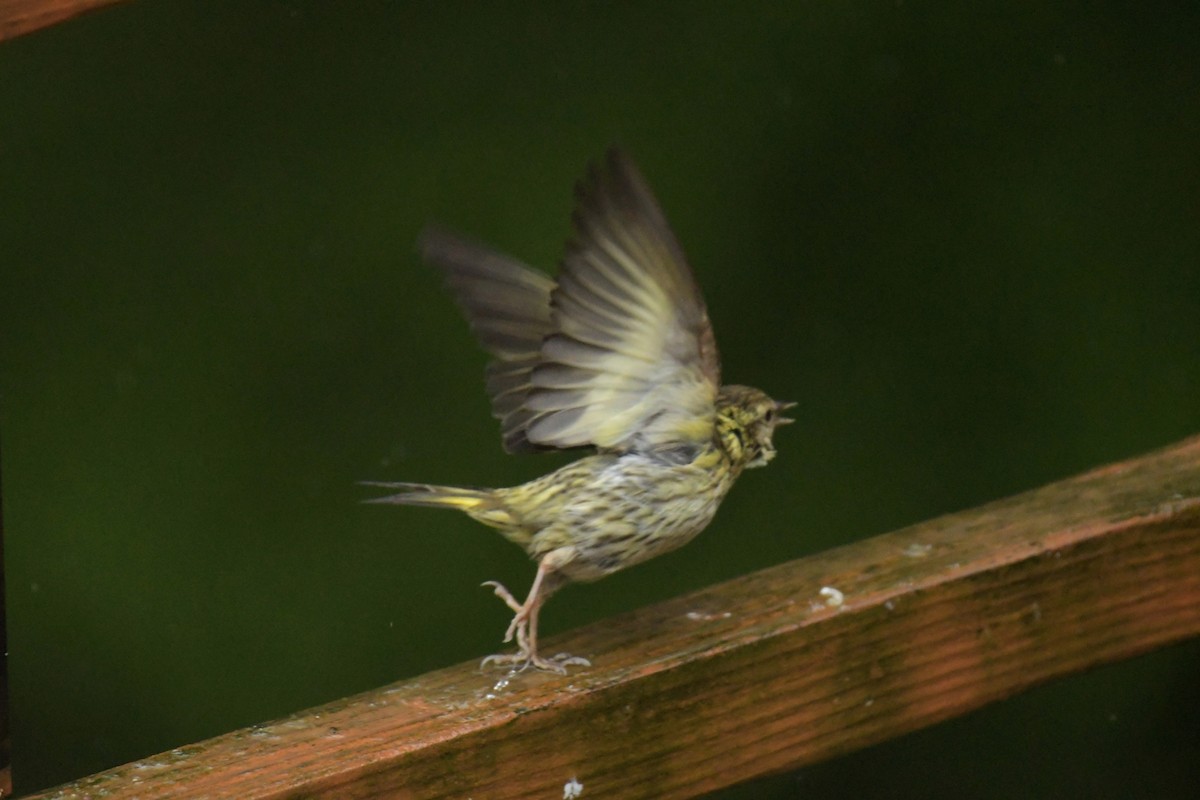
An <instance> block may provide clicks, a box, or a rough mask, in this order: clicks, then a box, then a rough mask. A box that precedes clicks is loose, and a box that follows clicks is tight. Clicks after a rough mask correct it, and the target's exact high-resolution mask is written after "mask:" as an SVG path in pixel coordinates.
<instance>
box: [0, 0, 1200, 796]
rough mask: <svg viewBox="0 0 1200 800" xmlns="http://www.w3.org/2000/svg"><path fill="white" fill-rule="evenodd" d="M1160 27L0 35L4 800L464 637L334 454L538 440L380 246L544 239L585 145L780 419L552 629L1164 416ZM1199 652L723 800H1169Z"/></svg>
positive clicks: (553, 614)
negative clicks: (651, 218) (644, 553)
mask: <svg viewBox="0 0 1200 800" xmlns="http://www.w3.org/2000/svg"><path fill="white" fill-rule="evenodd" d="M1198 41H1200V7H1197V6H1196V5H1195V4H1192V3H1175V4H1171V3H1165V4H1156V5H1155V6H1154V9H1153V11H1152V12H1150V11H1147V10H1146V9H1144V8H1142V7H1138V6H1134V5H1130V4H1122V3H1113V2H1102V3H1098V4H1087V5H1086V6H1083V5H1081V4H1076V3H1065V2H1052V3H1045V4H1035V5H1022V6H1013V5H1012V4H1002V3H983V4H972V5H971V6H970V9H969V10H968V8H967V7H966V6H960V5H958V4H948V3H942V4H930V3H912V2H889V3H852V4H838V3H834V4H816V5H814V4H797V3H792V2H775V3H758V4H751V5H735V4H703V5H697V4H683V3H654V4H651V3H641V4H637V3H635V4H630V3H622V4H608V3H592V2H571V3H533V4H515V3H497V4H490V5H486V6H485V5H484V4H478V3H463V2H447V3H442V4H436V5H435V4H413V3H385V2H369V3H341V4H333V3H314V2H300V1H299V0H297V1H296V2H282V1H279V2H258V3H242V2H230V1H229V0H223V1H222V2H197V1H196V0H188V1H186V2H185V1H182V0H176V1H175V2H154V1H153V0H143V2H139V3H132V4H128V5H121V6H117V7H114V8H112V9H110V10H107V11H104V12H102V13H97V14H93V15H90V16H87V17H84V18H81V19H79V20H76V21H73V22H71V23H69V24H65V25H62V26H58V27H55V28H52V29H49V30H46V31H43V32H40V33H38V34H35V35H31V36H28V37H24V38H21V39H18V40H15V41H11V42H7V43H4V44H3V45H2V46H0V176H2V177H0V243H2V244H0V260H2V263H3V273H2V277H0V392H2V394H0V426H2V428H0V435H2V436H3V445H4V447H3V458H4V464H3V473H4V481H5V483H4V487H3V488H4V510H5V514H6V518H5V532H6V538H7V546H8V552H7V554H6V556H7V566H8V570H9V574H8V593H9V596H8V612H9V633H10V642H9V643H10V648H11V662H10V670H11V683H12V720H11V722H12V729H13V754H14V766H15V776H16V780H17V784H18V789H19V790H21V791H28V790H32V789H35V788H39V787H43V786H46V785H48V784H51V783H56V782H60V781H64V780H67V779H70V778H72V777H76V776H79V775H82V774H85V773H88V772H91V771H95V770H98V769H101V768H104V767H108V766H112V765H115V764H117V763H121V762H124V761H127V760H130V759H133V758H136V757H139V756H144V755H147V754H150V753H153V752H157V751H161V750H164V749H167V748H170V747H173V746H176V745H179V744H182V743H185V742H190V741H194V740H197V739H200V738H203V737H207V736H211V735H215V734H218V733H222V732H225V731H228V730H231V729H233V728H235V727H238V726H243V725H248V724H251V723H254V722H259V721H263V720H266V719H270V718H272V717H277V716H280V715H284V714H287V713H290V712H292V711H295V710H298V709H301V708H304V707H306V706H310V705H314V704H317V703H320V702H323V701H327V700H330V699H333V698H336V697H339V696H342V695H346V694H349V693H352V692H356V691H360V690H364V689H367V688H370V687H374V686H379V685H382V684H384V683H387V682H389V681H392V680H396V679H399V678H403V677H406V676H410V675H415V674H419V673H421V672H424V671H427V670H430V669H433V668H436V667H439V666H443V665H446V664H449V663H454V662H458V661H461V660H466V659H474V658H478V657H480V656H482V655H484V654H487V653H490V652H493V651H494V650H495V648H496V645H497V642H498V640H499V637H500V635H501V633H502V632H503V630H504V626H505V625H506V623H507V618H508V612H507V610H506V609H505V608H504V607H503V606H502V605H501V604H500V603H499V602H497V601H496V600H495V599H494V598H492V597H491V596H490V595H489V594H488V593H487V592H486V591H484V590H482V589H479V588H478V584H479V583H480V582H481V581H483V580H487V579H498V580H501V581H504V582H506V583H507V584H508V585H510V586H523V585H526V583H527V582H528V580H529V579H530V578H531V577H532V573H533V570H532V567H531V565H529V564H528V563H527V562H526V561H525V559H524V556H523V555H522V554H521V553H520V552H519V551H517V550H516V549H515V548H513V547H512V546H511V545H508V544H507V543H505V542H504V541H502V540H501V539H500V538H499V537H497V536H495V535H494V534H493V533H491V532H489V531H487V530H486V529H483V528H481V527H479V526H477V525H475V524H473V523H471V522H470V521H469V520H467V519H465V518H460V517H459V516H457V515H451V514H443V513H438V512H433V511H425V510H422V509H398V508H378V507H362V506H359V505H357V504H356V501H357V500H359V499H361V498H362V497H364V496H366V494H367V493H365V492H363V491H361V490H360V488H359V487H356V486H355V481H356V480H360V479H380V480H387V479H394V480H401V479H409V480H428V481H440V482H459V483H465V484H477V485H487V484H493V485H499V484H507V483H513V482H517V481H520V480H523V479H526V478H528V477H531V476H533V475H535V474H537V473H540V472H542V471H544V470H546V469H547V468H548V466H549V465H551V464H552V463H556V462H555V461H554V459H553V458H551V459H549V460H547V459H537V458H526V459H516V458H510V457H506V456H505V455H504V454H503V453H502V452H501V451H500V448H499V446H498V437H497V428H496V425H495V423H494V422H493V421H492V420H491V419H490V417H489V414H488V406H487V401H486V398H485V397H484V394H483V391H482V383H481V368H482V364H483V357H482V355H481V354H480V353H479V352H478V351H477V350H476V348H475V346H474V344H473V342H472V341H471V337H470V335H469V333H468V332H467V330H466V327H465V325H464V324H463V323H462V321H461V320H460V319H459V317H458V314H457V310H456V309H455V308H454V307H453V305H452V304H451V302H450V301H449V299H448V298H447V297H445V295H444V294H443V293H442V291H441V289H440V287H439V286H438V281H437V279H436V276H435V275H434V274H433V273H432V272H431V271H430V270H428V269H427V268H425V267H423V266H422V265H420V264H419V263H418V262H417V260H416V258H415V254H414V249H413V242H414V239H415V236H416V233H417V231H418V230H419V229H420V227H421V226H422V225H423V224H424V223H425V222H427V221H428V220H430V219H437V220H439V221H442V222H444V223H446V224H448V225H452V226H454V227H457V228H460V229H462V230H464V231H466V232H468V233H470V234H471V235H473V236H475V237H477V238H480V239H483V240H485V241H489V242H492V243H494V244H495V245H496V246H498V247H500V248H502V249H504V250H506V251H508V252H511V253H513V254H515V255H518V256H519V257H521V258H524V259H526V260H528V261H530V263H533V264H536V265H539V266H542V267H546V268H552V267H553V265H554V263H555V260H556V258H557V256H558V253H559V252H560V249H561V246H562V242H563V240H564V238H565V236H566V235H567V232H568V219H569V212H570V207H571V193H570V190H571V185H572V182H573V181H574V180H575V178H576V177H578V176H579V175H580V174H581V173H582V171H583V168H584V165H585V164H586V163H587V161H588V160H589V159H590V158H593V157H596V156H598V155H599V154H600V153H601V152H602V151H603V149H604V148H605V147H606V146H607V145H608V144H610V143H613V142H617V143H620V144H622V145H623V146H625V147H626V148H627V149H629V150H630V151H631V152H632V153H633V155H634V156H635V158H636V159H637V160H638V161H639V163H640V164H641V167H642V169H643V171H644V172H645V173H646V175H647V176H648V178H649V180H650V182H651V183H652V184H653V185H654V186H655V188H656V190H657V192H658V194H659V196H660V199H661V201H662V203H663V205H664V207H665V208H666V210H667V213H668V216H669V217H670V219H671V220H672V222H673V224H674V226H675V229H676V231H677V233H678V235H679V237H680V239H681V241H682V242H683V244H684V247H685V249H686V250H687V251H688V253H689V255H690V258H691V260H692V261H693V264H694V266H695V269H696V272H697V274H698V275H699V277H700V280H701V283H702V284H703V285H704V287H705V289H706V292H707V296H708V299H709V305H710V312H711V316H712V318H713V320H714V323H715V326H716V329H717V334H718V340H719V343H720V345H721V349H722V355H723V358H724V362H725V376H726V378H727V379H728V380H730V381H732V382H740V383H749V384H752V385H757V386H761V387H762V388H763V389H765V390H767V391H769V392H770V393H771V394H773V395H774V396H776V397H780V398H784V399H795V400H797V401H799V407H798V408H797V410H796V416H797V417H798V419H799V420H800V424H798V425H796V426H793V427H792V428H789V429H787V430H786V431H783V432H782V434H781V437H780V441H779V448H780V456H779V458H778V459H777V460H776V461H775V462H774V463H773V464H772V465H771V467H770V468H769V469H767V470H763V471H756V472H755V473H752V474H750V475H747V476H746V477H745V478H744V479H743V480H742V481H741V483H740V485H739V486H738V487H737V489H736V490H735V491H734V492H733V494H732V495H731V497H730V499H729V500H728V502H727V504H726V506H725V507H724V509H723V510H722V513H721V514H720V515H719V516H718V520H717V522H716V523H715V524H714V525H713V526H712V528H711V529H710V530H709V531H708V532H706V533H705V534H704V535H703V536H701V537H700V538H699V539H698V540H697V541H696V542H694V543H693V544H691V545H690V546H689V547H687V548H685V549H684V550H682V551H679V552H678V553H676V554H674V555H671V556H667V557H665V558H662V559H659V560H658V561H656V562H651V563H649V564H647V565H645V566H643V567H639V568H637V569H634V570H630V571H628V572H626V573H624V574H621V575H618V576H615V577H613V578H610V579H608V580H606V581H604V582H602V583H599V584H594V585H591V586H582V587H573V588H570V589H568V590H566V591H564V592H563V593H562V595H561V596H559V597H557V598H556V599H555V601H554V602H553V603H551V604H550V606H549V609H548V611H547V614H546V616H545V618H544V623H545V629H546V631H547V632H548V633H553V632H554V631H555V630H562V629H564V628H567V627H571V626H576V625H579V624H582V623H584V622H588V621H592V620H598V619H601V618H604V617H606V616H609V615H611V614H613V613H614V612H617V611H619V610H623V609H629V608H632V607H636V606H639V605H643V604H646V603H650V602H653V601H655V600H659V599H662V598H665V597H669V596H672V595H675V594H678V593H681V592H685V591H688V590H691V589H695V588H698V587H701V586H704V585H707V584H709V583H712V582H715V581H719V580H723V579H727V578H730V577H732V576H735V575H738V574H742V573H744V572H747V571H750V570H754V569H757V568H761V567H764V566H767V565H770V564H775V563H778V562H780V561H784V560H786V559H791V558H796V557H799V556H803V555H806V554H810V553H813V552H817V551H819V550H821V549H823V548H827V547H830V546H834V545H837V544H840V543H845V542H848V541H851V540H854V539H858V538H862V537H867V536H871V535H873V534H877V533H880V532H883V531H886V530H889V529H893V528H896V527H898V526H902V525H905V524H908V523H911V522H916V521H919V520H921V519H924V518H928V517H931V516H935V515H937V514H941V513H944V512H948V511H952V510H956V509H961V508H966V507H970V506H973V505H976V504H978V503H981V502H984V501H987V500H990V499H994V498H997V497H1001V496H1004V495H1008V494H1011V493H1014V492H1017V491H1020V490H1022V489H1026V488H1029V487H1034V486H1037V485H1039V484H1041V483H1044V482H1047V481H1050V480H1054V479H1056V478H1060V477H1064V476H1066V475H1069V474H1071V473H1074V472H1078V471H1081V470H1084V469H1086V468H1089V467H1091V466H1095V465H1098V464H1101V463H1105V462H1107V461H1110V460H1114V459H1119V458H1123V457H1126V456H1131V455H1134V454H1137V453H1140V452H1143V451H1146V450H1149V449H1152V448H1155V447H1158V446H1162V445H1165V444H1168V443H1170V442H1172V441H1175V440H1178V439H1180V438H1182V437H1184V436H1187V435H1189V434H1194V433H1197V432H1200V403H1198V402H1197V399H1196V398H1197V397H1198V396H1200V224H1198V223H1200V149H1198V148H1197V144H1196V143H1197V142H1198V141H1200V103H1198V102H1197V98H1198V96H1200V49H1198V48H1197V47H1196V42H1198ZM600 659H601V660H602V655H601V656H600ZM1198 667H1200V649H1198V648H1197V647H1196V646H1193V645H1188V646H1184V647H1180V648H1174V649H1170V650H1167V651H1164V652H1160V653H1156V654H1153V655H1152V656H1149V657H1146V658H1142V659H1138V660H1136V661H1134V662H1130V663H1128V664H1123V665H1118V666H1115V667H1108V668H1105V669H1102V670H1099V671H1097V672H1095V673H1092V674H1089V675H1086V676H1081V677H1078V678H1075V679H1072V680H1070V681H1065V682H1062V683H1060V684H1057V685H1054V686H1050V687H1046V688H1043V689H1039V690H1037V691H1035V692H1032V693H1029V694H1027V695H1025V696H1024V697H1022V698H1018V699H1016V700H1013V701H1010V702H1007V703H1005V704H1002V705H1000V706H998V707H996V708H994V709H990V710H987V711H984V712H981V713H979V714H975V715H972V716H970V717H968V718H966V719H963V720H957V721H954V722H952V723H949V724H946V725H942V726H939V727H937V728H935V729H932V730H930V731H926V732H922V733H920V734H916V735H913V736H910V737H906V738H904V739H902V740H899V741H896V742H892V743H889V744H887V745H884V746H882V747H880V748H875V749H873V750H871V751H868V752H867V753H863V754H858V755H855V756H851V757H849V758H846V759H841V760H839V761H836V762H833V763H830V764H826V765H821V766H819V767H816V768H813V769H811V770H805V771H802V772H801V773H799V774H797V775H792V776H787V777H786V778H779V779H775V780H768V781H763V782H761V783H760V784H756V785H755V786H753V787H750V788H749V789H741V790H734V791H732V792H730V793H729V796H731V797H734V796H754V797H779V798H785V797H793V796H804V797H810V798H811V797H828V798H833V797H851V796H853V797H856V798H864V797H881V798H884V797H886V798H897V797H927V798H930V797H947V798H958V797H964V796H970V797H976V798H982V797H996V798H1010V797H1014V796H1022V797H1061V796H1069V795H1073V796H1085V795H1086V796H1089V797H1097V798H1099V797H1114V798H1116V797H1128V796H1133V795H1139V796H1156V797H1164V798H1165V797H1185V796H1189V797H1190V796H1191V792H1192V791H1194V787H1195V785H1196V783H1197V781H1198V780H1200V767H1198V766H1197V765H1198V764H1200V744H1198V743H1200V719H1198V717H1200V703H1198V702H1197V700H1198V699H1200V698H1197V690H1196V681H1195V675H1196V674H1197V668H1198ZM580 778H581V779H582V780H584V782H585V784H586V776H583V775H581V776H580ZM1141 789H1145V791H1140V790H1141Z"/></svg>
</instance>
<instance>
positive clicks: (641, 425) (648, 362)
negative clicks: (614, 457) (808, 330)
mask: <svg viewBox="0 0 1200 800" xmlns="http://www.w3.org/2000/svg"><path fill="white" fill-rule="evenodd" d="M572 221H573V223H574V228H575V237H574V239H573V240H572V242H571V243H570V244H569V245H568V248H567V253H566V256H565V258H564V259H563V265H562V271H561V273H560V275H559V276H558V285H557V287H556V288H555V289H554V292H553V294H552V295H551V301H550V305H551V325H552V328H553V332H552V333H551V334H550V335H549V336H548V337H547V338H546V339H545V341H544V342H543V343H542V346H541V359H540V362H539V363H538V364H537V365H536V366H535V367H534V368H533V370H532V373H531V375H530V378H531V381H530V383H531V388H530V389H529V392H528V395H527V397H526V398H525V400H524V404H525V406H526V407H527V408H528V409H529V410H530V411H532V412H534V413H533V415H532V416H531V417H530V418H529V419H528V420H523V424H524V425H525V429H524V435H525V438H526V439H527V440H528V441H529V442H532V443H533V444H535V445H539V446H552V447H576V446H580V445H588V444H590V445H595V446H596V447H599V448H601V449H604V450H611V451H618V452H621V451H626V450H645V449H657V450H661V449H670V448H673V447H679V446H684V447H689V446H693V445H699V444H703V443H705V442H706V441H708V440H710V439H711V437H712V430H713V424H714V401H715V399H716V395H717V389H718V386H719V385H720V363H719V358H718V355H717V348H716V342H715V340H714V338H713V332H712V325H711V324H710V323H709V320H708V312H707V310H706V309H705V306H704V299H703V297H702V296H701V294H700V288H699V287H698V286H697V285H696V280H695V278H694V277H693V275H692V271H691V268H690V267H689V266H688V264H687V261H686V260H685V258H684V255H683V250H682V249H681V248H680V246H679V243H678V242H677V241H676V240H675V236H674V234H673V233H672V232H671V229H670V227H669V226H668V224H667V220H666V218H665V217H664V216H663V213H662V211H661V209H660V208H659V206H658V203H657V201H656V200H655V199H654V195H653V194H652V193H651V191H650V188H649V186H647V184H646V181H645V180H644V179H643V178H642V176H641V175H640V174H639V173H638V170H637V168H636V167H635V166H634V165H633V162H632V161H630V160H629V158H628V157H626V156H625V155H624V154H622V153H621V152H620V151H618V150H611V151H609V153H608V155H607V157H606V159H605V161H604V163H603V164H602V165H599V166H596V165H593V166H592V168H591V170H590V171H589V173H588V176H587V178H586V179H585V180H584V181H583V182H581V183H580V184H579V185H578V187H577V188H576V208H575V213H574V216H573V218H572Z"/></svg>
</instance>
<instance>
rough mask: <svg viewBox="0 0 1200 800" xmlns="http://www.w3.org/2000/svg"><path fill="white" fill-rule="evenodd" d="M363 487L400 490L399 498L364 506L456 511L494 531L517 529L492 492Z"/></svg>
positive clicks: (377, 499)
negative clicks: (420, 507)
mask: <svg viewBox="0 0 1200 800" xmlns="http://www.w3.org/2000/svg"><path fill="white" fill-rule="evenodd" d="M361 483H362V485H363V486H376V487H379V488H381V489H399V490H400V491H399V492H397V493H396V494H389V495H385V496H383V497H374V498H372V499H370V500H364V501H363V502H364V503H394V504H398V505H405V506H429V507H431V508H455V509H458V510H459V511H462V512H464V513H466V514H468V515H470V516H471V517H473V518H475V519H477V520H479V521H480V522H482V523H483V524H485V525H491V526H492V527H494V528H501V529H505V528H511V527H513V526H515V525H516V521H515V520H514V519H513V517H512V514H511V513H510V512H509V510H508V509H507V508H506V507H505V505H504V503H502V502H501V500H500V498H499V497H497V496H496V493H495V492H493V491H491V490H489V489H466V488H463V487H461V486H431V485H430V484H427V483H379V482H377V481H362V482H361Z"/></svg>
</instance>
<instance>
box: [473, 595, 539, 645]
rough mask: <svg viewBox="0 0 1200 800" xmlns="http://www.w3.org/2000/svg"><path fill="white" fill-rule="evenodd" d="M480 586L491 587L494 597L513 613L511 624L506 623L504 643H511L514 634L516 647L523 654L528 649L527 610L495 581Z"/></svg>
mask: <svg viewBox="0 0 1200 800" xmlns="http://www.w3.org/2000/svg"><path fill="white" fill-rule="evenodd" d="M482 585H483V586H488V587H491V589H492V591H493V592H495V593H496V597H499V598H500V599H501V600H503V601H504V604H505V605H507V606H508V607H509V608H511V609H512V610H513V611H514V612H515V613H514V616H513V619H512V622H510V623H508V631H506V632H505V634H504V641H506V642H511V641H512V640H513V635H514V634H515V635H516V637H517V645H518V646H519V647H520V648H521V652H524V651H525V650H526V649H527V647H528V645H527V644H526V627H527V626H528V624H529V609H528V608H526V607H525V606H523V605H521V604H520V603H518V602H517V599H516V598H515V597H513V596H512V592H510V591H509V590H508V589H505V588H504V585H503V584H500V583H497V582H496V581H487V582H485V583H483V584H482Z"/></svg>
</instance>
